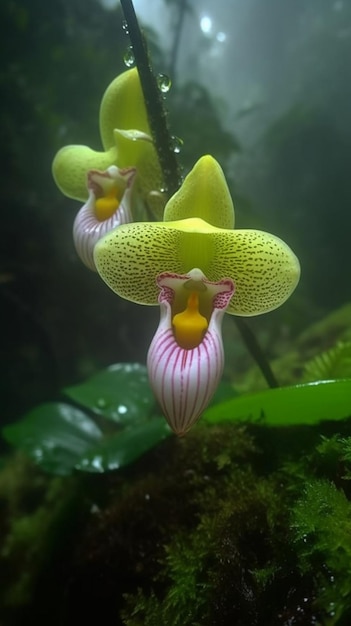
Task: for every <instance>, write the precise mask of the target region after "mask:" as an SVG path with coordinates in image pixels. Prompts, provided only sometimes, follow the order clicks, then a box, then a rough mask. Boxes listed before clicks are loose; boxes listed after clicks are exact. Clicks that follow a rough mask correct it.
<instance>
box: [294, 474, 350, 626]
mask: <svg viewBox="0 0 351 626" xmlns="http://www.w3.org/2000/svg"><path fill="white" fill-rule="evenodd" d="M292 521H293V526H294V530H295V538H296V542H297V551H298V552H297V553H298V556H299V567H300V568H301V570H302V571H303V572H309V571H312V568H313V573H314V576H315V578H316V582H317V585H316V600H315V603H316V605H317V606H318V607H319V609H320V610H321V611H322V614H323V615H324V617H325V623H328V624H329V623H330V624H339V623H344V621H343V622H341V621H340V620H341V619H342V617H343V616H344V619H345V615H348V616H349V617H348V618H349V619H350V612H351V574H350V562H351V504H350V502H349V501H348V500H347V498H346V497H345V494H344V493H343V491H341V490H338V489H337V488H336V487H335V485H334V484H333V483H330V482H329V481H327V480H314V481H311V482H310V483H307V484H306V485H305V487H304V492H303V495H302V497H301V498H300V499H299V500H298V502H297V504H296V506H295V507H294V511H293V514H292Z"/></svg>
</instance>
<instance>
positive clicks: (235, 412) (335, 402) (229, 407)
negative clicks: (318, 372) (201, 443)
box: [204, 379, 351, 426]
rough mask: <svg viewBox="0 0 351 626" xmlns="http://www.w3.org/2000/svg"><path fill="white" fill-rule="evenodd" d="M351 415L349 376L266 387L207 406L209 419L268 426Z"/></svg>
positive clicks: (350, 381)
mask: <svg viewBox="0 0 351 626" xmlns="http://www.w3.org/2000/svg"><path fill="white" fill-rule="evenodd" d="M350 416H351V379H343V380H326V381H324V380H323V381H317V382H313V383H307V384H304V385H295V386H293V387H279V388H278V389H267V391H261V392H259V393H255V394H251V395H247V396H240V397H239V398H234V399H233V400H229V401H227V402H223V403H221V404H218V405H216V406H213V407H210V408H209V409H207V411H205V413H204V419H206V420H207V421H209V422H221V421H226V420H229V421H237V420H245V421H253V422H260V423H263V424H267V425H269V426H291V425H297V424H316V423H318V422H320V421H323V420H340V419H343V418H346V417H350Z"/></svg>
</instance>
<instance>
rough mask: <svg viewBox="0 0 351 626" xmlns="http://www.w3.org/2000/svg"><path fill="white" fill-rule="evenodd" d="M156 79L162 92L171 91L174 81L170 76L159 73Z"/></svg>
mask: <svg viewBox="0 0 351 626" xmlns="http://www.w3.org/2000/svg"><path fill="white" fill-rule="evenodd" d="M156 81H157V86H158V88H159V90H160V92H161V93H168V92H169V90H170V88H171V85H172V81H171V79H170V77H169V76H167V74H157V76H156Z"/></svg>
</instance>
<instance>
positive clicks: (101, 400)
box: [96, 398, 107, 409]
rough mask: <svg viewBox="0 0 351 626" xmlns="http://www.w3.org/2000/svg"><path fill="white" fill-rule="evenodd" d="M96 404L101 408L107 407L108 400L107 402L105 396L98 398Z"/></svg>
mask: <svg viewBox="0 0 351 626" xmlns="http://www.w3.org/2000/svg"><path fill="white" fill-rule="evenodd" d="M96 406H97V407H98V408H99V409H106V407H107V402H106V400H105V398H98V399H97V401H96Z"/></svg>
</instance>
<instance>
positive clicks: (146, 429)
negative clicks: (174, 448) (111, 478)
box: [76, 417, 171, 473]
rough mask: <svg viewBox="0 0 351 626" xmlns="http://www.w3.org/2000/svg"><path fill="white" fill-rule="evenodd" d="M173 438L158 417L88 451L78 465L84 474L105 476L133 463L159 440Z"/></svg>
mask: <svg viewBox="0 0 351 626" xmlns="http://www.w3.org/2000/svg"><path fill="white" fill-rule="evenodd" d="M169 435H171V429H170V428H169V426H168V425H167V423H166V421H165V420H164V419H163V418H160V417H155V418H152V419H149V420H145V421H144V422H141V423H139V424H135V425H134V426H132V427H131V428H126V429H125V430H123V431H122V432H120V433H118V434H116V435H113V436H112V437H109V438H107V439H105V441H104V442H103V443H102V444H101V445H98V446H96V447H95V448H94V449H93V450H88V451H87V453H86V454H84V455H83V456H82V458H81V460H80V461H79V462H78V463H77V464H76V469H78V470H82V471H84V472H95V473H102V472H106V471H109V470H116V469H119V468H121V467H124V466H125V465H128V464H129V463H132V462H133V461H135V460H136V459H138V458H139V457H140V456H142V455H143V454H144V453H145V452H147V451H148V450H150V449H151V448H153V447H154V446H156V445H157V444H158V443H160V441H162V440H163V439H165V438H166V437H169Z"/></svg>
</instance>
